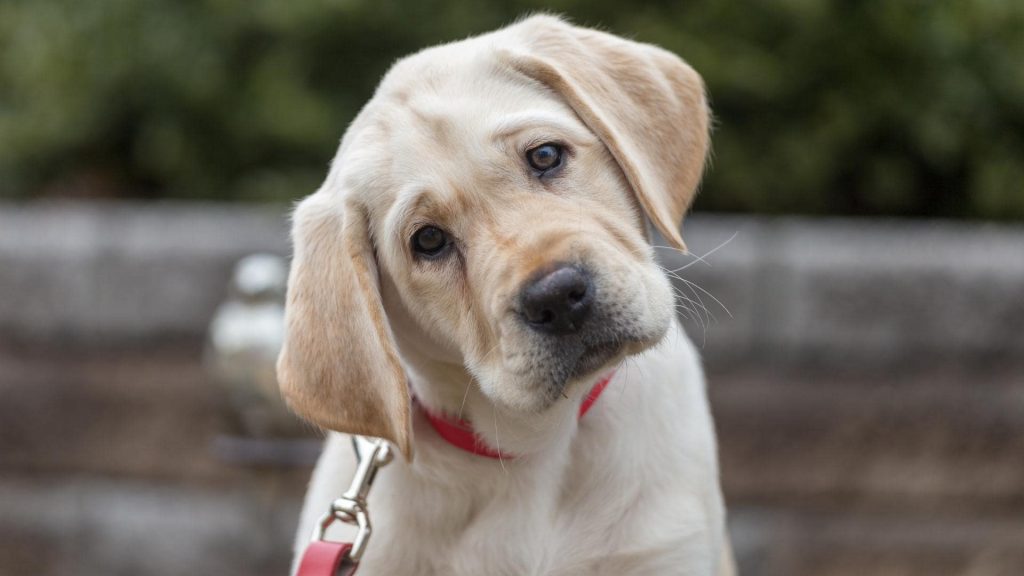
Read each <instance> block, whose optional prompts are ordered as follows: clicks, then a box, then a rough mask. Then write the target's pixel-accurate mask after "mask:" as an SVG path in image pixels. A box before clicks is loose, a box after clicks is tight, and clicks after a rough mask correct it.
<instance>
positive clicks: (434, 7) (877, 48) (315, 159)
mask: <svg viewBox="0 0 1024 576" xmlns="http://www.w3.org/2000/svg"><path fill="white" fill-rule="evenodd" d="M540 9H543V10H550V11H556V12H560V13H564V14H566V15H568V16H569V17H571V18H572V19H573V20H574V21H575V22H577V23H580V24H586V25H592V26H599V27H602V28H604V29H606V30H609V31H611V32H615V33H617V34H620V35H623V36H627V37H631V38H635V39H637V40H641V41H646V42H653V43H657V44H660V45H661V46H664V47H666V48H668V49H670V50H673V51H675V52H677V53H678V54H680V55H681V56H683V57H684V58H685V59H686V60H688V61H689V62H690V63H691V64H692V65H693V66H694V67H695V68H696V69H697V70H698V71H700V72H701V74H702V75H703V76H704V79H705V80H706V82H707V86H708V90H709V92H710V95H711V99H712V106H713V108H714V111H715V116H716V125H715V134H714V156H713V162H712V166H711V167H710V169H709V171H708V174H707V178H706V180H705V185H704V187H703V190H702V193H701V194H700V196H699V197H698V200H697V203H696V206H695V210H694V214H693V215H692V216H691V217H690V218H689V219H688V221H687V225H686V234H685V236H686V238H687V241H688V244H689V245H690V248H691V250H692V252H693V253H694V254H696V255H698V256H703V259H702V260H697V259H694V258H692V257H685V256H680V255H677V254H670V253H666V254H663V255H662V256H663V259H664V261H665V263H666V265H668V266H671V267H672V268H680V267H684V266H685V268H684V269H683V271H682V273H681V274H682V276H683V277H684V278H686V279H687V280H688V281H689V282H692V283H694V284H695V285H696V287H695V286H693V285H690V284H684V283H680V286H679V287H680V289H681V290H682V291H683V293H684V294H686V295H687V297H688V298H689V299H690V300H691V302H690V304H691V308H692V310H691V311H690V312H684V314H683V320H684V322H685V324H686V326H687V330H688V331H689V333H690V335H691V337H692V338H693V339H694V340H695V342H696V343H697V344H698V346H700V348H701V350H702V352H703V355H704V357H705V360H706V367H707V371H708V375H709V393H710V396H711V401H712V409H713V411H714V414H715V417H716V419H717V426H718V432H719V439H720V450H721V460H722V475H723V484H724V488H725V491H726V498H727V500H728V503H729V507H730V526H731V530H732V532H733V536H734V539H735V546H736V551H737V555H738V557H739V560H740V565H741V569H742V573H743V574H746V575H748V576H801V575H826V576H832V575H836V576H838V575H853V574H858V575H860V574H886V575H918V574H920V575H925V574H927V575H945V574H950V575H953V574H956V575H973V576H990V575H992V576H995V575H998V576H1010V575H1017V574H1024V225H1022V222H1024V65H1022V62H1024V3H1021V2H1018V1H1016V0H973V1H966V0H964V1H956V0H933V1H927V0H916V1H915V0H904V1H898V2H857V3H850V2H813V1H808V0H779V1H776V2H740V1H738V0H693V1H688V2H678V1H677V2H630V3H626V2H621V1H618V2H612V1H591V2H584V1H582V0H579V1H571V0H563V1H557V0H555V1H551V2H548V3H545V4H541V3H537V2H526V1H504V2H497V1H489V2H480V1H473V2H470V1H469V0H442V1H437V0H422V1H419V2H397V1H389V0H374V1H366V0H301V1H299V0H296V1H293V2H274V1H270V0H247V1H242V0H205V1H199V0H195V1H181V0H135V1H129V0H97V1H93V2H81V1H74V0H6V1H4V2H2V3H0V394H2V396H0V398H2V401H0V574H4V575H6V574H11V575H21V574H39V575H51V574H52V575H57V574H61V575H63V574H82V575H92V574H104V575H117V574H138V573H145V574H153V575H163V574H167V575H172V574H174V575H177V574H216V575H221V574H223V575H235V574H238V575H242V574H246V575H253V574H256V575H268V576H269V575H274V574H284V573H285V572H286V570H287V566H288V560H289V557H290V550H289V548H290V542H291V535H292V531H293V528H294V523H295V522H296V519H297V514H298V507H299V504H300V498H301V495H302V493H303V490H304V484H305V482H306V480H307V478H308V475H309V472H310V466H311V464H312V462H313V461H314V460H315V455H316V452H317V449H318V443H317V439H316V436H315V435H314V434H312V433H311V431H309V430H308V429H306V428H304V427H303V426H299V425H296V424H295V422H293V421H290V420H289V419H288V418H286V417H283V416H282V415H281V414H280V412H279V407H278V405H277V404H276V402H277V400H276V396H274V394H273V390H274V384H273V380H272V379H273V376H272V372H268V370H269V368H268V366H270V364H269V363H270V362H272V358H273V355H274V351H275V350H276V348H275V347H276V346H277V344H278V342H279V334H278V333H277V328H276V327H277V326H279V322H280V292H281V289H282V287H283V285H282V284H281V282H282V281H283V279H282V277H281V271H282V269H283V268H282V266H283V265H284V262H283V261H282V260H281V258H282V257H285V256H286V255H287V253H288V241H287V236H286V231H287V224H286V213H287V211H288V209H289V206H290V204H291V202H292V201H294V200H296V199H298V198H300V197H302V196H304V195H306V194H308V193H310V192H312V191H313V190H314V189H315V188H316V187H317V186H318V185H319V183H320V181H321V179H322V178H323V177H324V176H325V174H326V166H327V163H328V161H329V160H330V158H331V157H332V156H333V154H334V151H335V148H336V146H337V142H338V140H339V138H340V136H341V134H342V133H343V132H344V130H345V127H346V125H347V123H348V122H349V121H350V120H351V118H352V117H353V116H354V114H355V113H356V112H357V111H358V109H359V108H360V106H361V105H362V104H363V103H364V102H365V101H366V100H367V99H368V98H369V97H370V95H371V94H372V91H373V88H374V86H375V85H376V83H377V82H378V80H379V79H380V77H381V76H382V75H383V74H384V72H385V71H386V70H387V68H388V66H389V65H390V64H391V63H392V62H393V61H394V60H395V59H396V58H397V57H399V56H401V55H404V54H407V53H410V52H412V51H415V50H417V49H419V48H422V47H425V46H428V45H431V44H435V43H438V42H444V41H451V40H456V39H460V38H463V37H465V36H468V35H471V34H476V33H479V32H484V31H488V30H491V29H494V28H496V27H499V26H501V25H503V24H506V23H508V22H510V21H512V20H514V19H515V18H516V17H518V16H520V15H522V14H524V13H528V12H530V11H536V10H540ZM253 255H255V256H253Z"/></svg>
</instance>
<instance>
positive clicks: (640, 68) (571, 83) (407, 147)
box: [278, 16, 708, 456]
mask: <svg viewBox="0 0 1024 576" xmlns="http://www.w3.org/2000/svg"><path fill="white" fill-rule="evenodd" d="M707 132H708V109H707V105H706V100H705V97H704V90H703V84H702V82H701V80H700V77H699V76H698V75H697V74H696V73H695V72H694V71H693V70H692V69H691V68H690V67H689V66H687V65H686V64H685V63H683V62H682V61H681V60H679V59H678V58H677V57H675V56H673V55H671V54H670V53H668V52H665V51H663V50H660V49H658V48H655V47H652V46H648V45H643V44H639V43H635V42H630V41H626V40H622V39H620V38H617V37H614V36H611V35H609V34H605V33H601V32H596V31H592V30H586V29H581V28H577V27H574V26H571V25H569V24H567V23H565V22H563V21H561V20H558V19H556V18H552V17H547V16H539V17H533V18H530V19H528V20H525V21H523V22H520V23H518V24H516V25H513V26H511V27H509V28H506V29H503V30H500V31H498V32H495V33H492V34H489V35H485V36H481V37H477V38H473V39H470V40H465V41H462V42H458V43H454V44H448V45H445V46H441V47H437V48H432V49H429V50H426V51H424V52H421V53H419V54H417V55H415V56H412V57H410V58H407V59H406V60H403V61H401V62H399V63H398V64H396V66H395V67H394V68H393V69H392V70H391V72H389V73H388V75H387V77H385V79H384V81H383V82H382V83H381V86H380V87H379V88H378V91H377V93H376V94H375V96H374V98H373V100H371V102H370V103H369V104H368V105H367V107H366V108H365V109H364V110H363V111H362V112H361V113H360V115H359V117H358V118H357V119H356V120H355V121H354V122H353V124H352V126H351V127H350V128H349V130H348V132H347V133H346V136H345V138H344V139H343V141H342V145H341V148H340V150H339V152H338V155H337V157H336V159H335V162H334V164H333V166H332V169H331V172H330V174H329V176H328V179H327V181H326V182H325V184H324V185H323V187H322V188H321V189H320V190H319V191H318V192H317V193H315V194H314V195H312V196H311V197H309V198H307V199H306V200H304V201H303V202H302V203H301V204H300V205H299V207H298V208H297V210H296V213H295V218H294V229H293V240H294V243H295V256H294V260H293V263H292V272H291V276H290V284H289V289H288V304H287V334H286V340H285V346H284V350H283V351H282V353H281V357H280V359H279V363H278V375H279V380H280V382H281V386H282V390H283V392H284V394H285V397H286V398H287V399H288V401H289V402H290V404H291V406H292V407H293V409H294V410H295V411H296V412H298V413H299V414H300V415H302V416H304V417H305V418H307V419H308V420H310V421H312V422H313V423H315V424H318V425H320V426H323V427H326V428H330V429H334V430H339V431H342V432H348V433H356V434H364V435H371V436H378V437H383V438H386V439H388V440H390V441H392V442H393V443H395V444H396V445H397V446H398V448H399V449H400V450H401V451H402V452H403V453H404V454H405V455H406V456H410V455H411V443H410V425H409V391H408V387H407V384H406V379H405V375H404V372H403V369H402V366H401V364H400V362H399V361H398V353H399V351H401V352H402V354H403V355H405V356H406V357H407V359H413V358H415V359H417V361H423V360H424V359H426V360H427V361H431V362H438V363H448V364H453V365H459V366H462V367H464V368H465V369H466V370H467V371H468V372H469V373H470V375H472V377H473V378H474V380H475V381H476V382H477V383H478V385H479V387H480V389H481V391H482V392H483V393H484V394H485V395H486V396H487V397H488V398H489V399H490V400H491V401H492V402H494V403H496V404H498V405H501V406H502V407H504V408H506V409H510V410H520V411H526V412H529V411H541V410H544V409H545V408H547V407H548V406H549V405H550V404H551V403H553V402H555V401H556V400H557V399H558V398H559V397H560V396H561V395H562V394H563V393H564V391H565V389H566V388H567V387H570V386H573V385H575V384H576V383H578V382H582V381H592V380H593V379H594V378H595V377H596V375H597V374H599V373H600V372H601V371H602V370H606V369H607V368H608V367H609V366H611V365H612V364H614V363H615V362H618V361H619V360H621V359H622V358H623V357H624V356H626V355H629V354H634V353H638V352H640V351H642V350H644V349H646V348H647V347H649V346H651V345H653V344H654V343H656V342H658V341H659V340H660V339H661V338H662V336H663V335H664V333H665V331H666V330H667V328H668V326H669V324H670V321H671V317H672V314H673V302H672V292H671V288H670V285H669V283H668V281H667V279H666V278H665V276H664V275H663V274H662V273H661V271H660V270H659V269H658V267H657V265H656V264H655V262H654V258H653V254H652V250H651V248H650V245H649V244H648V242H647V237H646V232H645V230H646V228H645V223H644V215H646V217H647V218H649V219H650V221H651V223H652V224H653V225H654V226H655V227H656V228H657V229H658V230H659V231H660V232H661V233H662V235H663V236H664V237H665V238H667V239H668V240H669V241H670V242H671V243H673V244H675V245H676V246H677V247H679V248H683V242H682V239H681V238H680V236H679V232H678V225H679V222H680V221H681V220H682V217H683V215H684V213H685V211H686V210H687V208H688V206H689V204H690V202H691V200H692V198H693V196H694V193H695V189H696V187H697V184H698V182H699V179H700V175H701V172H702V169H703V164H704V158H705V155H706V153H707V147H708V133H707Z"/></svg>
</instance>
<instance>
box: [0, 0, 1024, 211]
mask: <svg viewBox="0 0 1024 576" xmlns="http://www.w3.org/2000/svg"><path fill="white" fill-rule="evenodd" d="M540 8H544V9H548V10H552V11H557V12H563V13H565V14H567V15H569V16H570V17H572V18H573V19H574V20H575V21H576V22H578V23H581V24H589V25H599V26H602V27H604V28H606V29H608V30H611V31H613V32H616V33H619V34H622V35H625V36H630V37H634V38H637V39H639V40H644V41H649V42H654V43H657V44H660V45H662V46H665V47H667V48H669V49H671V50H674V51H676V52H678V53H679V54H681V55H683V57H684V58H686V59H687V60H689V61H690V62H691V63H692V64H693V65H694V66H695V67H696V68H697V69H698V70H700V71H701V73H702V74H703V75H704V77H705V79H706V81H707V84H708V87H709V91H710V93H711V95H712V100H713V105H714V109H715V113H716V117H717V128H716V134H715V140H714V142H715V155H714V167H713V169H712V170H711V171H710V172H709V176H708V178H707V180H706V183H705V187H704V193H703V194H702V196H701V197H700V200H699V203H700V207H701V208H704V209H714V210H740V211H758V212H803V213H838V214H904V215H939V216H955V217H983V218H992V217H996V218H1024V190H1022V188H1024V186H1022V183H1024V60H1022V58H1024V2H1020V1H1019V0H973V1H971V0H964V1H955V0H900V1H893V2H884V1H869V2H821V1H816V0H776V1H774V2H741V1H740V0H732V1H728V0H694V1H690V2H678V1H677V2H670V1H665V2H623V1H622V0H600V1H596V2H583V1H572V0H555V1H553V2H548V3H546V4H544V5H543V6H541V5H540V4H539V3H536V2H528V1H521V0H515V1H498V0H491V1H488V2H481V1H475V0H473V1H471V0H421V1H418V2H414V1H409V2H397V1H394V0H302V1H299V0H295V1H291V2H281V1H279V0H205V1H199V0H192V1H187V0H95V1H82V0H6V1H5V2H3V3H2V4H0V195H2V196H8V197H31V196H38V195H47V194H85V195H122V196H123V195H131V196H146V197H202V198H220V199H289V198H295V197H298V196H301V195H304V194H306V193H308V192H310V191H311V190H313V189H314V188H315V187H316V186H317V185H318V183H319V182H320V180H321V179H322V178H323V176H324V173H325V168H326V164H327V162H328V161H329V159H330V157H331V156H332V155H333V152H334V149H335V146H336V143H337V141H338V139H339V137H340V135H341V133H342V132H343V131H344V129H345V126H346V124H347V122H348V121H349V120H350V119H351V118H352V116H353V115H354V114H355V113H356V112H357V111H358V109H359V107H360V106H361V105H362V103H363V102H365V100H366V99H367V98H368V97H369V96H370V95H371V93H372V90H373V87H374V86H375V85H376V83H377V81H378V80H379V78H380V76H381V75H382V74H383V73H384V72H385V71H386V69H387V68H388V66H389V64H390V63H391V62H392V61H393V60H394V59H395V58H396V57H398V56H401V55H403V54H406V53H409V52H412V51H414V50H416V49H418V48H421V47H424V46H427V45H430V44H433V43H436V42H439V41H447V40H453V39H458V38H461V37H464V36H466V35H469V34H473V33H477V32H481V31H485V30H489V29H492V28H495V27H498V26H500V25H502V24H503V23H507V22H509V21H511V20H512V19H514V18H515V17H516V16H518V15H520V14H523V13H525V12H528V11H530V10H536V9H540Z"/></svg>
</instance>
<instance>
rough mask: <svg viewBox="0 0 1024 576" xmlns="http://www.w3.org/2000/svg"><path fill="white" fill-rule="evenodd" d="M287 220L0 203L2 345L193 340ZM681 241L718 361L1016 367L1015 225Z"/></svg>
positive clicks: (702, 328)
mask: <svg viewBox="0 0 1024 576" xmlns="http://www.w3.org/2000/svg"><path fill="white" fill-rule="evenodd" d="M286 213H287V207H286V206H280V205H271V206H252V205H226V204H202V203H185V204H180V203H177V204H176V203H152V204H143V203H56V204H50V203H39V204H27V205H17V204H0V295H2V298H0V338H8V339H13V340H25V339H27V340H58V341H59V340H70V341H98V342H113V343H121V342H126V341H146V340H152V339H162V338H166V337H168V336H175V337H185V338H199V337H201V336H202V335H203V333H204V331H205V329H206V326H207V323H208V321H209V318H210V315H211V314H212V312H213V310H214V308H215V307H216V305H217V303H218V302H219V301H220V300H221V298H223V296H224V290H225V284H226V281H227V278H228V274H229V272H230V269H231V266H232V264H233V263H234V261H235V260H237V259H238V258H239V257H241V256H243V255H245V254H248V253H252V252H257V251H269V252H273V253H279V254H285V253H287V251H288V241H287V217H286ZM684 235H685V237H686V239H687V242H688V244H689V246H690V249H691V253H692V254H695V255H700V256H703V255H707V256H705V257H704V258H703V259H702V260H696V259H695V258H693V257H692V256H687V255H681V254H678V253H676V252H674V251H672V250H669V249H658V253H659V256H660V257H661V259H662V261H663V263H664V265H665V267H666V268H668V269H673V270H679V275H680V276H681V277H682V278H685V279H686V280H688V281H689V282H692V283H694V284H695V285H696V286H699V288H696V287H691V286H689V285H687V284H684V283H683V282H681V281H676V284H677V287H678V288H679V291H680V293H681V294H683V295H685V296H686V297H688V298H689V299H690V300H692V301H694V302H698V301H699V302H701V303H702V305H703V306H704V307H706V308H707V311H708V312H706V313H705V312H703V311H700V312H699V313H698V314H695V315H694V318H691V319H689V320H686V322H685V324H686V325H687V329H688V331H689V333H690V334H691V336H692V337H693V339H694V340H695V341H696V342H697V343H698V345H700V346H701V347H702V349H703V350H704V354H705V357H706V358H707V360H708V361H709V362H711V363H712V364H714V363H717V362H722V363H732V362H735V361H778V362H786V363H798V364H806V363H827V364H835V363H847V364H851V365H881V366H885V365H891V364H893V363H904V362H907V361H913V360H915V359H918V360H921V361H925V362H933V361H936V360H941V361H952V362H961V361H967V362H972V361H985V362H988V361H993V360H1000V359H1010V360H1013V359H1015V358H1022V357H1024V328H1022V327H1024V228H1022V227H1012V226H996V225H987V224H965V223H953V222H914V221H875V220H842V219H814V220H812V219H801V218H758V217H744V216H721V215H705V214H697V215H693V216H691V217H690V218H689V219H688V220H687V222H686V224H685V226H684ZM709 252H710V254H709ZM711 295H713V298H712V297H711ZM716 299H717V301H716ZM719 302H720V304H719ZM694 307H696V306H694ZM726 310H728V312H727V311H726ZM730 314H731V315H730ZM683 316H684V319H685V317H686V314H685V313H684V314H683ZM697 316H702V317H703V319H699V318H697Z"/></svg>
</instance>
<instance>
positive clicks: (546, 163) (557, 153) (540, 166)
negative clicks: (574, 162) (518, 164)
mask: <svg viewBox="0 0 1024 576" xmlns="http://www.w3.org/2000/svg"><path fill="white" fill-rule="evenodd" d="M526 161H527V162H529V164H530V167H531V168H533V169H534V170H536V171H538V172H541V173H544V172H548V171H550V170H553V169H555V168H558V167H559V166H561V165H562V147H561V146H559V145H558V144H551V143H548V144H541V145H540V146H537V147H536V148H531V149H529V150H527V151H526Z"/></svg>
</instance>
